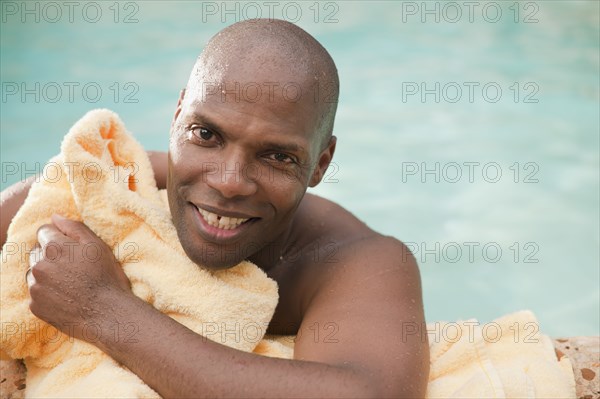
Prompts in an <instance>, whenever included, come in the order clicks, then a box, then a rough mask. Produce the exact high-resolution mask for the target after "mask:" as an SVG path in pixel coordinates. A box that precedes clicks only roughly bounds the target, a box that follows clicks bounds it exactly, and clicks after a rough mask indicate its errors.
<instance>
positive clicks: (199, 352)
mask: <svg viewBox="0 0 600 399" xmlns="http://www.w3.org/2000/svg"><path fill="white" fill-rule="evenodd" d="M38 238H39V240H40V243H41V244H42V246H43V247H45V246H46V245H45V244H47V243H48V242H50V241H53V242H57V243H61V242H65V241H71V242H72V241H73V240H75V241H78V242H80V243H81V244H82V245H83V244H85V243H87V242H90V241H93V240H98V239H97V237H95V235H94V234H93V233H92V232H91V231H90V230H89V229H87V228H86V227H85V226H84V225H83V224H81V223H78V222H72V221H69V220H60V219H56V218H55V219H54V225H46V226H43V227H42V228H41V229H40V232H39V234H38ZM100 243H101V241H100ZM50 247H54V246H50ZM106 248H107V249H108V247H106ZM62 252H63V253H66V252H67V251H62ZM105 252H106V253H110V250H107V251H105ZM342 252H343V253H344V255H343V256H341V257H340V262H339V263H337V264H335V265H334V266H332V267H329V266H327V267H325V266H324V267H323V268H322V272H321V273H325V276H324V280H322V281H323V283H322V284H321V286H320V288H319V289H318V290H317V291H316V294H315V295H314V296H313V298H312V299H311V301H310V304H309V305H308V306H307V309H306V312H305V316H304V319H303V321H302V325H301V327H300V331H299V337H298V339H297V341H296V348H295V353H294V359H293V360H284V359H274V358H267V357H262V356H259V355H255V354H251V353H246V352H241V351H237V350H235V349H231V348H228V347H225V346H223V345H220V344H218V343H214V342H211V341H209V340H207V339H205V338H203V337H202V336H199V335H197V334H195V333H193V332H192V331H190V330H188V329H187V328H186V327H184V326H182V325H180V324H178V323H177V322H175V321H174V320H172V319H171V318H169V317H167V316H165V315H163V314H162V313H160V312H158V311H156V310H155V309H154V308H152V307H151V306H150V305H148V304H146V303H145V302H143V301H141V300H140V299H138V298H137V297H135V296H133V294H131V292H130V291H129V290H128V289H127V287H126V285H125V284H123V283H122V280H119V277H118V274H119V273H121V274H122V271H120V269H119V267H118V265H116V262H115V261H114V260H113V261H112V263H111V262H110V261H109V259H108V257H107V258H106V259H104V260H103V262H101V264H102V267H98V263H94V264H90V263H89V262H88V263H86V262H85V261H84V260H83V259H75V260H74V261H70V262H68V261H66V260H65V261H56V260H55V258H54V257H53V256H49V258H51V259H53V260H52V261H51V262H50V261H48V262H47V261H45V260H42V261H40V262H38V264H36V265H35V266H34V268H33V273H32V274H33V276H34V277H35V280H36V282H35V283H34V284H33V285H32V286H31V287H30V293H31V298H32V303H31V310H32V312H33V313H34V314H35V315H36V316H38V317H40V318H42V319H44V320H46V321H49V322H50V323H51V324H53V325H55V326H57V327H58V328H61V329H62V330H63V331H65V332H68V330H67V328H63V327H62V326H65V325H73V323H76V324H77V325H80V326H82V325H84V323H90V322H94V323H97V324H98V325H99V326H100V327H101V328H102V330H101V331H114V326H115V323H118V324H117V325H126V324H127V323H134V325H135V326H136V329H137V332H136V334H135V336H134V337H132V338H133V339H131V340H123V339H120V340H119V339H117V340H116V341H115V340H114V337H113V334H108V333H107V334H101V335H100V337H101V338H100V340H99V341H97V342H93V343H94V344H95V345H96V346H98V347H99V348H101V349H102V350H103V351H105V352H106V353H107V354H109V355H110V356H111V357H113V358H114V359H115V360H117V361H118V362H120V363H122V364H124V365H125V366H127V367H128V368H129V369H130V370H131V371H133V372H134V373H135V374H137V375H138V376H139V377H140V378H142V379H143V380H144V381H145V382H146V383H147V384H148V385H150V386H151V387H152V388H153V389H155V390H156V391H157V392H159V394H160V395H162V396H164V397H224V396H229V397H290V396H295V397H298V396H300V397H419V396H421V397H422V396H424V392H425V384H426V381H427V373H428V364H429V362H428V361H429V358H428V345H427V340H426V336H425V337H424V336H423V335H422V333H421V334H416V333H415V334H412V335H410V334H404V332H405V330H406V328H405V324H406V323H410V325H411V326H412V327H416V330H417V331H421V332H422V330H421V326H422V323H423V311H422V303H421V293H420V282H419V275H418V270H417V267H416V264H415V262H414V259H413V258H412V257H410V256H407V252H406V250H405V248H403V247H402V246H401V245H400V244H399V243H398V242H397V241H395V240H392V239H384V238H379V239H377V240H375V239H373V240H365V242H362V243H356V242H355V243H353V244H352V249H346V250H344V251H340V252H339V253H342ZM75 253H78V251H77V247H75ZM367 253H368V254H369V256H370V264H369V265H368V267H366V265H365V263H364V259H365V254H367ZM107 256H108V255H107ZM373 265H375V266H373ZM71 271H72V272H71ZM83 276H85V279H86V281H83V278H82V277H83ZM61 280H62V281H61ZM65 280H67V281H65ZM61 285H62V286H68V287H71V289H70V290H68V291H65V292H61V293H59V294H57V293H56V287H57V286H61ZM84 287H85V288H87V292H86V290H85V289H84ZM90 290H91V291H93V292H90ZM81 292H86V295H85V296H83V297H82V296H81V295H80V293H81ZM65 297H66V298H65ZM89 298H93V300H90V299H89ZM82 309H86V310H87V312H84V311H82ZM88 312H89V313H88ZM69 323H70V324H69ZM315 323H317V324H318V326H325V325H327V323H329V324H328V325H332V326H333V328H334V330H335V331H336V335H335V337H334V338H332V337H331V336H330V338H332V339H331V340H329V341H327V340H324V339H323V338H319V339H315V336H314V326H315ZM130 325H131V324H130ZM320 328H321V327H318V329H320ZM413 331H415V329H413ZM70 332H71V333H72V334H73V335H74V336H76V337H77V338H80V339H81V338H84V337H83V336H82V334H81V333H80V332H78V331H77V329H75V331H70ZM166 337H168V339H166ZM133 341H135V342H133ZM336 341H337V342H336ZM232 376H233V377H232Z"/></svg>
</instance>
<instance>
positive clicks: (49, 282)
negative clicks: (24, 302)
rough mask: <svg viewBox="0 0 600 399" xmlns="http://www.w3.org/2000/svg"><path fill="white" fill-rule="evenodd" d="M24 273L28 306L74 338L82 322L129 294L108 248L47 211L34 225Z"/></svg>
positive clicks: (78, 224)
mask: <svg viewBox="0 0 600 399" xmlns="http://www.w3.org/2000/svg"><path fill="white" fill-rule="evenodd" d="M37 238H38V242H39V244H38V246H37V247H36V248H35V249H34V250H32V251H31V253H30V267H31V273H30V274H29V278H28V283H27V285H28V287H29V294H30V296H31V302H30V305H29V308H30V309H31V312H32V313H33V314H34V315H36V316H37V317H39V318H40V319H42V320H44V321H46V322H48V323H50V324H52V325H53V326H54V327H56V328H58V329H59V330H61V331H62V332H64V333H67V334H69V335H71V336H73V337H75V338H79V339H85V337H83V334H82V331H83V329H84V328H85V327H86V323H87V324H89V323H95V321H96V320H99V319H98V318H101V317H103V315H109V314H110V308H111V303H113V304H114V303H115V302H113V301H116V300H120V298H123V296H133V294H132V293H131V287H130V284H129V280H128V279H127V276H126V275H125V273H123V270H122V269H121V266H120V265H119V263H118V261H117V260H116V259H115V257H114V255H113V253H112V251H111V249H110V248H109V247H108V245H106V243H104V242H103V241H102V240H101V239H100V238H99V237H98V236H97V235H96V234H95V233H94V232H93V231H91V230H90V229H89V228H88V227H87V226H86V225H85V224H83V223H81V222H76V221H73V220H69V219H66V218H64V217H62V216H58V215H53V216H52V224H46V225H43V226H41V227H40V228H39V229H38V231H37Z"/></svg>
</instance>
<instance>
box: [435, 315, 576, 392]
mask: <svg viewBox="0 0 600 399" xmlns="http://www.w3.org/2000/svg"><path fill="white" fill-rule="evenodd" d="M427 330H428V332H429V344H430V348H429V349H430V353H431V371H430V375H429V385H428V387H427V397H428V398H478V399H479V398H552V399H557V398H575V379H574V376H573V369H572V367H571V363H570V361H569V359H568V358H567V357H566V356H565V357H563V358H561V359H560V361H558V360H557V358H556V354H555V352H554V346H553V344H552V341H551V340H550V338H548V337H547V336H546V335H543V334H541V333H540V332H539V325H538V322H537V320H536V318H535V316H534V315H533V313H531V312H530V311H520V312H516V313H513V314H509V315H506V316H504V317H501V318H499V319H496V320H494V321H493V322H491V323H485V324H480V323H479V322H477V321H476V320H467V321H459V322H456V323H446V322H440V323H433V324H430V325H428V328H427Z"/></svg>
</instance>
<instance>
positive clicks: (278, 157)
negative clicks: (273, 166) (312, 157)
mask: <svg viewBox="0 0 600 399" xmlns="http://www.w3.org/2000/svg"><path fill="white" fill-rule="evenodd" d="M268 157H269V158H270V159H272V160H274V161H277V162H281V163H295V162H296V161H295V160H294V159H293V158H292V157H290V156H289V155H287V154H284V153H282V152H276V153H273V154H269V155H268Z"/></svg>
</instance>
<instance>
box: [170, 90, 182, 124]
mask: <svg viewBox="0 0 600 399" xmlns="http://www.w3.org/2000/svg"><path fill="white" fill-rule="evenodd" d="M184 96H185V89H182V90H181V93H179V100H177V108H175V114H174V115H173V120H172V121H171V128H172V127H173V125H174V124H175V121H176V120H177V118H178V117H179V114H180V113H181V103H182V102H183V97H184Z"/></svg>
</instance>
